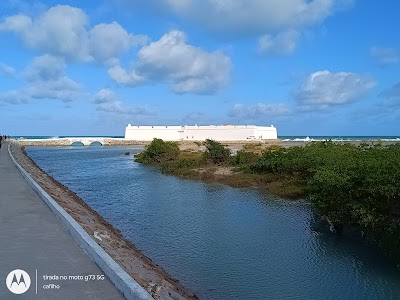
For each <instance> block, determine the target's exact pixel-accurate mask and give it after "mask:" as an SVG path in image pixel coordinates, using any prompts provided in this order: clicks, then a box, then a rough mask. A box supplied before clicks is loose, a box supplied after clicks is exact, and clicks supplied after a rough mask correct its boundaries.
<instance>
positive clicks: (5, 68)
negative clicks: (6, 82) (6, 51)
mask: <svg viewBox="0 0 400 300" xmlns="http://www.w3.org/2000/svg"><path fill="white" fill-rule="evenodd" d="M16 72H17V71H16V70H15V69H14V68H13V67H11V66H9V65H6V64H4V63H1V62H0V74H1V73H3V74H5V75H8V76H13V75H14V74H15V73H16Z"/></svg>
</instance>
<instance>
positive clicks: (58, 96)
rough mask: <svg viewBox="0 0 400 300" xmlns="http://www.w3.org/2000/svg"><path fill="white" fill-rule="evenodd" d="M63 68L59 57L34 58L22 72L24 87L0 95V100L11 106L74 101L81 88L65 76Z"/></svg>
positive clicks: (79, 95)
mask: <svg viewBox="0 0 400 300" xmlns="http://www.w3.org/2000/svg"><path fill="white" fill-rule="evenodd" d="M65 68H66V65H65V62H64V59H62V58H60V57H55V56H52V55H47V54H46V55H43V56H39V57H36V58H34V59H33V61H32V62H31V64H30V65H29V66H27V68H26V70H25V72H24V74H25V81H26V82H25V85H24V86H23V87H22V88H21V89H19V90H10V91H6V92H4V93H2V94H0V100H2V101H3V102H8V103H12V104H20V103H27V102H29V101H30V100H32V99H55V100H60V101H63V102H71V101H74V100H76V99H77V98H80V97H81V96H82V92H81V87H80V85H79V84H78V83H77V82H75V81H74V80H72V79H70V78H69V77H68V76H67V75H66V74H65Z"/></svg>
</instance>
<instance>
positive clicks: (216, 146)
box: [203, 139, 231, 165]
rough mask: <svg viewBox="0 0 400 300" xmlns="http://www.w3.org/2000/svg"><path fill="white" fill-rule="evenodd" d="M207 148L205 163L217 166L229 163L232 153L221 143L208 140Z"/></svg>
mask: <svg viewBox="0 0 400 300" xmlns="http://www.w3.org/2000/svg"><path fill="white" fill-rule="evenodd" d="M205 146H206V151H205V152H204V154H203V155H204V159H205V161H207V162H210V163H213V164H216V165H220V164H223V163H227V162H229V160H230V157H231V151H230V150H229V149H227V148H225V147H224V146H223V145H222V144H221V143H218V142H216V141H214V140H209V139H207V140H206V141H205Z"/></svg>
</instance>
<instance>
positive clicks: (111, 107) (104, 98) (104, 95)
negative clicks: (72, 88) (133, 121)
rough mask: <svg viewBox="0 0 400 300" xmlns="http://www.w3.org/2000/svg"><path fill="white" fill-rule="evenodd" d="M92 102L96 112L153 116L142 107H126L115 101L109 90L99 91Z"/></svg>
mask: <svg viewBox="0 0 400 300" xmlns="http://www.w3.org/2000/svg"><path fill="white" fill-rule="evenodd" d="M93 102H94V103H95V104H97V110H98V111H102V112H106V113H113V114H117V115H129V116H130V117H132V118H133V117H138V116H149V115H154V113H153V112H151V111H150V110H149V109H147V108H144V107H128V106H126V105H125V104H124V103H123V102H121V101H119V100H118V99H117V96H116V95H115V93H114V91H112V90H111V89H101V90H99V91H98V92H97V93H96V94H95V95H94V100H93Z"/></svg>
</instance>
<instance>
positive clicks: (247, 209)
mask: <svg viewBox="0 0 400 300" xmlns="http://www.w3.org/2000/svg"><path fill="white" fill-rule="evenodd" d="M127 151H130V153H131V154H132V153H137V152H140V148H135V147H68V148H34V147H31V148H28V149H27V152H28V154H29V155H30V156H31V157H32V158H33V159H34V160H35V161H36V162H37V164H38V165H39V166H40V167H41V168H42V169H44V170H45V171H46V172H48V173H49V174H50V175H52V176H53V177H54V178H56V179H57V180H58V181H60V182H61V183H63V184H65V185H67V186H68V187H70V188H71V189H72V190H74V191H75V192H77V194H78V195H79V196H80V197H82V198H83V199H84V200H85V201H86V202H87V203H88V204H89V205H90V206H91V207H92V208H93V209H95V210H97V211H98V212H99V213H100V214H101V215H102V216H103V217H104V218H105V219H107V220H108V221H109V222H110V223H111V224H113V225H114V226H115V227H117V228H119V229H120V230H121V232H122V233H123V234H124V236H125V237H127V238H128V239H130V240H131V241H132V242H133V243H134V244H135V245H136V246H137V247H138V248H139V249H141V250H142V251H143V252H144V253H145V254H146V255H147V256H149V257H150V258H152V259H153V260H154V261H155V262H156V263H158V264H160V265H161V266H163V267H164V268H165V269H166V270H167V271H168V272H169V273H170V274H171V275H173V276H174V277H176V278H178V279H179V280H180V281H181V282H182V283H183V284H184V285H186V286H187V287H190V288H191V289H192V290H194V291H195V292H196V293H197V295H198V296H199V297H200V299H218V300H223V299H243V300H250V299H260V300H264V299H335V300H336V299H363V300H364V299H400V272H399V271H397V270H396V269H395V268H394V267H393V266H392V265H391V264H390V263H389V262H387V261H386V260H385V259H384V258H383V257H382V255H381V254H380V252H379V251H377V250H376V249H373V248H372V247H370V246H366V245H364V244H363V243H362V242H360V241H357V240H354V239H350V238H346V237H338V236H333V235H331V234H329V233H327V232H324V231H320V230H319V229H318V226H317V225H316V222H315V221H314V217H313V214H312V212H311V210H310V207H309V206H308V205H307V204H306V203H304V202H289V201H285V200H281V199H277V198H274V197H272V196H268V195H264V194H261V193H259V192H257V191H256V190H252V189H233V188H230V187H226V186H221V185H212V184H205V183H201V182H195V181H190V180H181V179H177V178H175V177H172V176H165V175H162V174H160V172H159V171H158V170H157V169H156V168H153V167H145V166H142V165H140V164H137V163H135V162H133V159H132V155H130V156H125V155H124V153H125V152H127Z"/></svg>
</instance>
